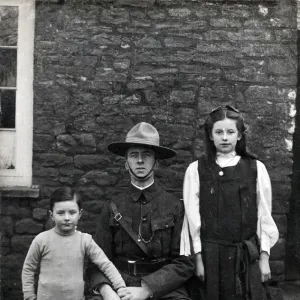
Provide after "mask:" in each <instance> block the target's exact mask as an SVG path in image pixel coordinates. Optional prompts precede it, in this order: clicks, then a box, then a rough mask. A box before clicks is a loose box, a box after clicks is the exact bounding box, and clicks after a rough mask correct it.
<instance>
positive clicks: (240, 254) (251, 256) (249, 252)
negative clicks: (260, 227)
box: [203, 236, 259, 295]
mask: <svg viewBox="0 0 300 300" xmlns="http://www.w3.org/2000/svg"><path fill="white" fill-rule="evenodd" d="M203 242H206V243H211V244H218V245H222V246H227V247H234V248H236V251H237V252H236V260H235V284H236V294H237V295H243V290H242V285H241V281H240V278H239V275H240V274H243V273H244V275H245V289H246V291H245V292H246V294H248V293H249V291H250V282H249V267H250V264H252V263H253V262H254V261H256V260H258V259H259V253H258V249H257V246H256V245H257V244H256V236H253V237H251V238H250V239H249V240H244V241H242V242H240V243H232V242H229V241H225V240H218V239H203ZM241 265H242V268H241Z"/></svg>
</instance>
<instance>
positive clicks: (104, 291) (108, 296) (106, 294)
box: [99, 284, 120, 300]
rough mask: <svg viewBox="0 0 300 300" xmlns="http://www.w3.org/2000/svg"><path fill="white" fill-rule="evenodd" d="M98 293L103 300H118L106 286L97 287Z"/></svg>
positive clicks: (108, 286) (115, 294) (113, 292)
mask: <svg viewBox="0 0 300 300" xmlns="http://www.w3.org/2000/svg"><path fill="white" fill-rule="evenodd" d="M99 292H100V294H101V296H102V297H103V300H120V297H119V296H118V295H117V293H116V292H115V291H114V290H113V289H112V288H111V286H110V285H108V284H102V285H101V286H100V287H99Z"/></svg>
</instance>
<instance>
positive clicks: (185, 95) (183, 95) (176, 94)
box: [170, 90, 195, 105]
mask: <svg viewBox="0 0 300 300" xmlns="http://www.w3.org/2000/svg"><path fill="white" fill-rule="evenodd" d="M170 100H171V103H177V104H185V105H189V104H192V103H194V101H195V92H194V91H182V90H173V91H172V92H171V95H170Z"/></svg>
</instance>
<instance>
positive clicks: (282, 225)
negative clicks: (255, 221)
mask: <svg viewBox="0 0 300 300" xmlns="http://www.w3.org/2000/svg"><path fill="white" fill-rule="evenodd" d="M273 219H274V221H275V223H276V225H277V228H278V231H279V233H280V235H281V236H284V235H286V233H287V218H286V215H275V214H273Z"/></svg>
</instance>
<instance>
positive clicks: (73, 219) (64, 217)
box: [22, 187, 125, 300]
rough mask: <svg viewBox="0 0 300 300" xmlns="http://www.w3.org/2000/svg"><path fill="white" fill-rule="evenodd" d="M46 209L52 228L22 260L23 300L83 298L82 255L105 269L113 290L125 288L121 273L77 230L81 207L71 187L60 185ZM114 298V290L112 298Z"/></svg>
mask: <svg viewBox="0 0 300 300" xmlns="http://www.w3.org/2000/svg"><path fill="white" fill-rule="evenodd" d="M49 212H50V216H51V218H52V220H53V221H54V222H55V227H54V228H52V229H50V230H48V231H45V232H42V233H40V234H39V235H38V236H37V237H36V238H35V239H34V240H33V242H32V244H31V246H30V248H29V251H28V253H27V256H26V259H25V262H24V266H23V270H22V285H23V294H24V300H36V299H37V300H62V299H65V300H83V299H84V295H83V293H84V281H83V263H84V256H85V255H87V256H88V257H89V258H90V259H91V261H92V262H93V263H94V264H96V265H97V266H98V267H99V269H100V270H101V271H102V272H104V274H105V275H106V276H107V278H109V279H110V281H111V282H112V285H113V288H114V289H115V290H116V291H117V290H119V289H121V288H125V282H124V281H123V279H122V277H121V275H120V273H119V272H118V270H117V269H116V268H115V266H114V265H113V264H112V262H111V261H110V260H109V259H108V258H107V257H106V255H105V254H104V252H103V251H102V250H101V249H100V248H99V247H98V245H97V244H96V243H95V242H94V241H93V239H92V237H91V236H90V235H89V234H87V233H81V232H80V231H77V230H76V225H77V223H78V220H79V219H80V217H81V214H82V209H81V200H80V197H79V195H78V194H76V193H75V191H74V190H73V189H72V188H69V187H62V188H59V189H58V190H56V191H55V192H54V193H53V194H52V195H51V199H50V211H49ZM36 273H38V275H39V281H38V287H37V292H36V289H35V284H34V283H35V280H34V279H35V274H36ZM117 299H120V298H119V297H118V295H117V294H116V293H114V297H112V300H117Z"/></svg>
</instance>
